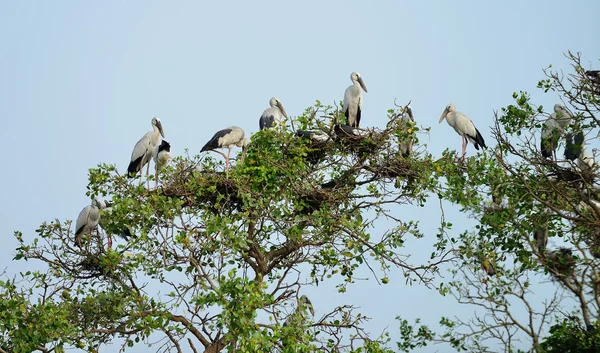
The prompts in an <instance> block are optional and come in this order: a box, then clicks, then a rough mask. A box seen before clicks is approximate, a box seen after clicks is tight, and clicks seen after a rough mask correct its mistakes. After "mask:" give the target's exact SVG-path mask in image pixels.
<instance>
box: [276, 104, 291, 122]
mask: <svg viewBox="0 0 600 353" xmlns="http://www.w3.org/2000/svg"><path fill="white" fill-rule="evenodd" d="M277 106H278V107H279V110H281V114H283V116H285V118H286V119H289V118H288V115H287V113H286V112H285V109H284V108H283V104H281V102H279V103H277Z"/></svg>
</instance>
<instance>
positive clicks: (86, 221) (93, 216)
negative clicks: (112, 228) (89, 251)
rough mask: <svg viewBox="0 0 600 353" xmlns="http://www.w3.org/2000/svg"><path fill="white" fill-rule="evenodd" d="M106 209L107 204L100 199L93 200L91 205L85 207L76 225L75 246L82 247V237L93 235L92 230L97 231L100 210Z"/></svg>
mask: <svg viewBox="0 0 600 353" xmlns="http://www.w3.org/2000/svg"><path fill="white" fill-rule="evenodd" d="M104 207H105V203H104V202H103V201H101V200H100V199H98V198H95V199H93V200H92V204H91V205H87V206H85V207H84V208H83V209H82V210H81V212H79V216H77V223H75V244H77V246H79V247H81V245H82V244H81V236H82V235H91V234H92V230H94V229H96V228H97V226H98V222H99V221H100V209H102V208H104Z"/></svg>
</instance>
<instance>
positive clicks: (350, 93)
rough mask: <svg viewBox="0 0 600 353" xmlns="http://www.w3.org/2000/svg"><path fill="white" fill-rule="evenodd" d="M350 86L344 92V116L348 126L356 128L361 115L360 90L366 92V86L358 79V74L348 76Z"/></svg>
mask: <svg viewBox="0 0 600 353" xmlns="http://www.w3.org/2000/svg"><path fill="white" fill-rule="evenodd" d="M350 79H351V80H352V85H351V86H350V87H348V88H346V92H344V115H345V116H346V119H347V123H348V125H350V126H352V127H358V125H359V124H360V117H361V115H362V105H363V100H362V91H361V88H362V90H364V91H365V92H367V86H365V83H364V82H363V80H362V77H360V74H359V73H358V72H353V73H352V74H350Z"/></svg>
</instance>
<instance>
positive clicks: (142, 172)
mask: <svg viewBox="0 0 600 353" xmlns="http://www.w3.org/2000/svg"><path fill="white" fill-rule="evenodd" d="M139 172H140V182H139V184H138V186H139V185H142V176H144V165H143V164H141V165H140V170H139Z"/></svg>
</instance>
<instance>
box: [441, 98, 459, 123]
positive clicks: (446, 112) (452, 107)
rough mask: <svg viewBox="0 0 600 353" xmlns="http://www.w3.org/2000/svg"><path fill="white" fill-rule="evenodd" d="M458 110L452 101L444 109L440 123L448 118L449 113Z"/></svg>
mask: <svg viewBox="0 0 600 353" xmlns="http://www.w3.org/2000/svg"><path fill="white" fill-rule="evenodd" d="M455 111H456V107H455V106H454V104H452V103H450V104H448V105H447V106H446V109H444V112H443V113H442V116H441V117H440V123H441V122H442V121H444V119H445V118H446V115H448V114H449V113H451V112H455Z"/></svg>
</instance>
